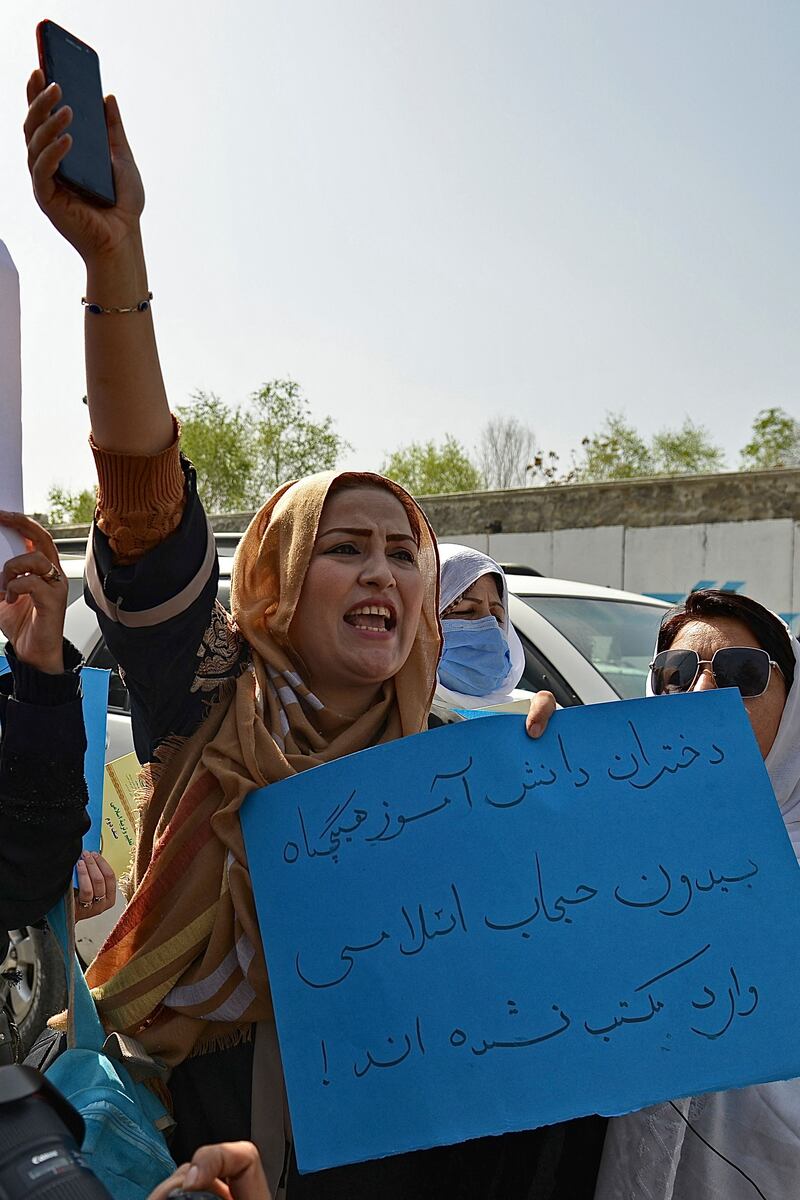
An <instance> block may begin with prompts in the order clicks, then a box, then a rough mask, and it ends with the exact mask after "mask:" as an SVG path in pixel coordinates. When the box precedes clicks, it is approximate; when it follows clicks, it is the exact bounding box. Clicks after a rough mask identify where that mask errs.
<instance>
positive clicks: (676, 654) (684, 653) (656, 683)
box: [650, 646, 780, 699]
mask: <svg viewBox="0 0 800 1200" xmlns="http://www.w3.org/2000/svg"><path fill="white" fill-rule="evenodd" d="M702 667H710V668H711V674H712V675H713V676H714V683H715V684H716V686H717V687H718V688H727V687H734V688H738V689H739V691H740V692H741V693H742V695H743V696H746V697H748V698H749V699H752V698H753V697H754V696H763V694H764V692H765V691H766V690H767V688H768V687H769V677H770V671H771V670H772V668H773V667H777V668H778V670H779V671H780V667H778V664H777V663H776V662H775V661H774V660H773V659H771V658H770V656H769V655H768V654H767V652H766V650H759V649H757V648H756V647H755V646H725V647H723V649H721V650H717V651H716V652H715V653H714V654H713V656H712V657H711V658H710V659H703V658H701V657H700V655H699V654H698V653H697V651H696V650H662V651H661V652H660V654H657V655H656V656H655V658H654V659H653V661H652V662H651V663H650V687H651V688H652V690H653V695H654V696H673V695H675V694H676V693H677V692H688V691H690V690H691V688H692V687H693V686H694V684H695V682H696V680H697V678H698V676H699V674H700V670H701V668H702Z"/></svg>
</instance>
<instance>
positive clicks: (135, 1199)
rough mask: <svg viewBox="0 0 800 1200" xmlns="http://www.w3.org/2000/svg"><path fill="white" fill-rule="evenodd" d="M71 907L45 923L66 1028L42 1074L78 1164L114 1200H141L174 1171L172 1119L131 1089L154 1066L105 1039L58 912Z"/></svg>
mask: <svg viewBox="0 0 800 1200" xmlns="http://www.w3.org/2000/svg"><path fill="white" fill-rule="evenodd" d="M71 901H72V896H71V893H70V894H69V898H68V900H67V901H66V902H65V901H64V900H62V901H60V902H59V904H57V905H56V907H55V908H54V909H52V911H51V912H50V913H49V914H48V917H47V921H48V924H49V925H50V928H51V929H52V931H53V933H54V935H55V937H56V939H57V940H58V942H59V944H60V946H61V950H62V953H63V955H64V962H65V964H66V967H67V985H68V988H69V1029H68V1033H67V1049H66V1050H65V1051H64V1053H63V1054H61V1055H60V1056H59V1057H58V1058H57V1059H56V1061H55V1062H54V1063H53V1064H52V1066H50V1067H48V1068H47V1071H46V1075H47V1077H48V1079H49V1080H50V1082H51V1083H52V1084H54V1085H55V1086H56V1087H57V1088H58V1090H59V1091H60V1092H61V1093H62V1095H64V1096H66V1098H67V1100H69V1102H70V1104H72V1106H73V1107H74V1108H76V1109H77V1110H78V1112H79V1113H80V1114H81V1116H82V1117H83V1120H84V1124H85V1126H86V1135H85V1137H84V1140H83V1146H82V1147H81V1153H82V1155H83V1157H84V1159H85V1160H86V1165H87V1166H88V1167H90V1168H91V1170H92V1171H94V1173H95V1175H96V1176H97V1178H98V1179H99V1180H100V1181H101V1182H102V1183H103V1184H105V1186H106V1187H107V1188H108V1190H109V1191H110V1192H111V1195H112V1196H113V1197H114V1200H146V1197H147V1196H148V1195H149V1194H150V1192H151V1191H152V1190H153V1188H155V1187H156V1186H157V1185H158V1184H159V1183H161V1182H162V1181H163V1180H164V1179H165V1178H166V1177H167V1176H168V1175H170V1174H171V1173H172V1172H173V1171H174V1170H175V1162H174V1161H173V1159H172V1157H171V1155H170V1153H169V1150H168V1149H167V1143H166V1141H165V1140H164V1135H163V1133H162V1132H161V1130H162V1129H164V1128H167V1127H169V1126H170V1125H171V1124H172V1120H171V1118H170V1116H169V1114H168V1113H167V1111H166V1109H165V1108H164V1106H163V1105H162V1104H161V1103H160V1101H159V1100H158V1099H157V1098H156V1097H155V1096H154V1095H153V1093H152V1092H150V1091H149V1090H148V1089H147V1088H146V1087H145V1086H144V1084H143V1083H141V1082H137V1078H138V1079H141V1078H142V1077H144V1076H145V1075H146V1074H148V1073H150V1074H156V1073H158V1069H157V1067H156V1064H155V1063H153V1061H152V1059H150V1058H149V1057H148V1055H147V1054H146V1052H145V1051H143V1049H142V1048H141V1047H140V1046H139V1044H138V1042H135V1041H134V1040H133V1039H132V1038H127V1037H125V1036H124V1035H121V1034H111V1035H109V1037H106V1034H105V1031H104V1029H103V1026H102V1024H101V1023H100V1018H99V1017H98V1015H97V1009H96V1008H95V1004H94V1000H93V999H92V994H91V992H90V991H89V988H88V986H87V983H86V980H85V979H84V977H83V972H82V970H81V967H80V963H79V962H78V961H77V959H76V957H75V941H74V923H73V920H72V913H71V912H70V913H69V916H68V915H67V912H66V909H67V906H69V907H70V908H71ZM123 1062H125V1063H126V1064H127V1065H126V1066H123ZM148 1068H149V1071H148ZM134 1076H136V1078H135V1077H134Z"/></svg>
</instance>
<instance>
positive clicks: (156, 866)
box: [87, 472, 441, 1065]
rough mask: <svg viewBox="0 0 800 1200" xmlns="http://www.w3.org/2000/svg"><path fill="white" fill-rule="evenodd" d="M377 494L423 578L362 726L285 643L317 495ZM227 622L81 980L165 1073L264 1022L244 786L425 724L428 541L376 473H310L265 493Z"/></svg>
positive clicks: (431, 652)
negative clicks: (211, 671) (239, 650)
mask: <svg viewBox="0 0 800 1200" xmlns="http://www.w3.org/2000/svg"><path fill="white" fill-rule="evenodd" d="M334 486H335V487H336V488H337V489H338V488H341V487H364V486H367V487H381V488H386V489H388V490H389V491H391V492H392V493H393V494H394V495H395V496H397V498H398V499H399V500H400V502H401V503H402V504H403V507H404V508H405V510H406V513H407V514H408V518H409V521H410V523H411V528H412V531H413V532H414V534H415V536H416V538H417V540H418V544H419V551H420V553H419V559H418V562H419V570H420V573H421V575H422V578H423V580H424V582H425V590H424V594H423V603H422V612H421V616H420V621H419V627H418V629H417V634H416V638H415V640H414V643H413V645H412V648H411V652H410V654H409V656H408V658H407V660H406V662H405V663H404V665H403V667H402V668H401V669H400V671H399V672H398V673H397V675H396V676H395V677H394V678H393V679H389V680H387V681H386V682H385V683H384V684H383V686H382V688H381V692H380V695H379V696H378V698H377V699H376V700H375V702H374V704H373V705H372V706H371V707H370V708H369V709H367V711H366V712H365V713H363V715H362V716H360V717H357V718H351V717H343V716H341V715H338V714H336V713H334V712H332V711H331V710H329V709H327V708H325V707H324V705H322V703H321V702H320V701H319V700H318V699H317V698H316V697H315V696H313V695H312V694H311V693H310V692H309V690H308V688H307V687H306V685H305V684H304V682H303V680H302V678H301V676H300V674H299V670H300V667H299V663H298V661H297V659H296V656H294V655H293V653H292V651H291V647H290V646H289V642H288V631H289V626H290V624H291V621H292V617H293V616H294V612H295V609H296V608H297V604H298V601H299V598H300V593H301V590H302V587H303V581H304V579H305V575H306V571H307V570H308V565H309V562H310V560H311V555H312V552H313V549H314V542H315V539H316V535H317V528H318V525H319V520H320V516H321V514H322V509H323V505H324V503H325V500H326V497H327V496H328V495H329V493H330V491H331V489H332V488H333V487H334ZM231 596H232V610H233V620H234V622H235V624H236V626H237V628H238V630H239V632H240V634H241V636H242V637H243V638H244V639H245V641H246V642H247V643H248V644H249V647H250V651H251V662H250V666H249V667H248V668H247V669H246V670H245V671H244V672H243V673H242V674H241V675H240V676H239V678H238V679H237V681H236V684H235V687H234V688H233V689H232V690H231V691H230V692H229V693H228V694H227V696H226V697H225V698H224V699H222V700H221V701H219V702H218V703H217V704H216V705H215V706H214V708H213V709H212V711H211V713H210V714H209V716H208V718H207V719H206V720H205V721H204V722H203V724H202V725H201V727H200V728H199V729H198V730H197V732H196V733H195V734H194V735H193V737H192V738H190V739H189V740H187V741H186V742H184V743H183V744H182V745H181V746H180V747H179V748H178V749H177V751H176V752H175V753H174V754H173V756H172V757H171V759H170V760H169V762H168V763H167V764H166V766H165V767H164V769H163V770H162V771H161V773H160V775H159V777H158V780H157V782H156V783H155V785H154V787H153V790H152V794H151V795H150V796H149V797H148V798H147V799H146V802H145V805H144V807H143V810H142V817H141V822H140V829H139V837H138V840H137V849H136V858H135V867H134V878H133V884H134V889H135V890H134V892H133V895H132V898H131V902H130V904H129V905H128V907H127V909H126V910H125V913H124V914H123V916H122V917H121V919H120V921H119V922H118V924H117V925H116V927H115V928H114V930H113V931H112V933H111V934H110V936H109V938H108V940H107V941H106V943H105V945H104V946H103V948H102V949H101V951H100V953H99V955H98V957H97V958H96V959H95V961H94V963H93V964H92V966H91V968H90V970H89V972H88V976H87V978H88V981H89V984H90V986H91V987H92V988H93V991H94V996H95V999H96V1001H97V1005H98V1009H99V1011H100V1015H101V1017H102V1019H103V1021H104V1023H105V1025H106V1026H107V1027H108V1028H110V1029H114V1030H117V1031H121V1032H125V1033H129V1034H133V1035H136V1036H137V1037H139V1038H140V1040H141V1041H142V1042H143V1043H144V1045H145V1046H146V1048H147V1049H148V1050H149V1051H150V1053H151V1054H154V1055H157V1056H159V1057H161V1058H163V1059H164V1060H165V1061H166V1062H168V1063H169V1064H170V1065H175V1064H177V1063H179V1062H181V1061H182V1060H183V1059H184V1058H186V1057H187V1056H188V1055H189V1054H191V1053H192V1052H193V1051H194V1052H198V1051H202V1050H203V1049H205V1048H211V1047H215V1046H220V1045H224V1044H226V1043H227V1042H228V1041H233V1040H236V1037H237V1035H239V1034H240V1033H241V1031H242V1030H243V1029H246V1028H249V1026H250V1025H251V1023H252V1022H255V1021H263V1020H271V1019H272V1002H271V998H270V991H269V984H268V980H267V969H266V964H265V962H264V954H263V950H262V947H261V939H260V936H259V931H258V922H257V920H256V913H255V904H254V900H253V891H252V886H251V882H250V873H249V871H248V867H247V855H246V853H245V848H244V842H243V839H242V831H241V826H240V823H239V809H240V807H241V804H242V802H243V800H244V799H245V797H246V796H247V795H248V794H249V793H250V792H251V791H253V789H254V788H260V787H264V786H265V785H266V784H269V783H274V782H276V781H277V780H280V779H286V778H287V777H288V776H290V775H293V774H294V773H295V772H296V771H303V770H307V769H308V768H309V767H314V766H317V765H318V764H320V763H325V762H330V761H331V760H333V759H336V758H339V757H341V756H342V755H344V754H351V753H353V752H354V751H357V750H363V749H365V748H366V747H368V746H374V745H377V744H378V743H380V742H387V741H391V740H392V739H394V738H398V737H404V736H406V735H407V734H412V733H418V732H420V731H421V730H422V729H424V728H425V723H426V719H427V715H428V711H429V708H430V703H431V698H432V695H433V691H434V686H435V681H436V666H437V662H438V658H439V650H440V645H441V636H440V628H439V619H438V562H437V551H436V540H435V538H434V536H433V533H432V531H431V528H430V526H429V524H428V522H427V519H426V518H425V515H424V513H423V512H422V510H421V509H420V508H419V507H418V506H417V504H416V503H415V502H414V501H413V500H412V499H411V497H410V496H409V495H408V494H407V493H406V492H404V491H403V490H402V488H400V487H398V486H397V485H396V484H394V483H391V482H390V481H389V480H386V479H384V478H383V477H382V476H380V475H373V474H368V473H363V474H362V473H355V472H348V473H345V474H341V475H335V474H333V473H327V472H326V473H324V474H320V475H312V476H309V477H308V478H306V479H301V480H300V481H299V482H297V483H290V484H286V485H284V486H283V487H282V488H279V489H278V491H277V492H276V493H275V494H274V496H272V497H271V499H270V500H268V501H267V503H266V504H265V505H264V507H263V508H262V509H261V510H260V512H258V513H257V514H256V516H255V517H254V518H253V520H252V522H251V523H250V526H249V528H248V529H247V532H246V533H245V535H244V537H243V538H242V541H241V543H240V545H239V549H238V550H237V552H236V558H235V560H234V565H233V578H232V588H231Z"/></svg>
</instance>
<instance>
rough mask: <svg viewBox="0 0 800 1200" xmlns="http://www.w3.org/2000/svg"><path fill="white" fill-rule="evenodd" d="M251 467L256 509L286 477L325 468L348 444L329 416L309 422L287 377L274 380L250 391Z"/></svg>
mask: <svg viewBox="0 0 800 1200" xmlns="http://www.w3.org/2000/svg"><path fill="white" fill-rule="evenodd" d="M247 415H248V421H249V423H250V429H251V436H250V448H251V453H252V456H253V469H252V472H251V474H250V477H249V488H248V495H249V499H250V507H252V508H257V507H258V506H259V505H261V504H263V503H264V500H265V499H266V498H267V496H269V495H270V494H271V493H272V492H274V491H275V488H276V487H279V486H280V484H282V483H285V482H286V480H287V479H298V478H300V476H302V475H311V474H313V473H314V472H315V471H329V470H331V469H332V468H333V467H335V466H336V463H337V461H338V459H339V458H340V457H341V455H342V454H344V453H345V452H346V451H347V450H352V446H351V445H350V444H349V443H348V442H346V441H345V440H344V438H343V437H340V436H339V434H338V433H336V431H335V429H334V425H333V419H332V418H331V417H324V418H323V419H322V420H321V421H314V420H313V419H312V417H311V410H310V407H309V403H308V401H307V400H306V398H305V396H304V395H303V393H302V392H301V390H300V385H299V384H297V383H295V382H294V380H292V379H273V380H271V381H270V382H269V383H265V384H263V386H262V387H261V388H260V389H259V390H258V391H257V392H254V393H253V395H252V396H251V398H250V406H249V411H248V414H247Z"/></svg>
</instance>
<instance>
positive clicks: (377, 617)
mask: <svg viewBox="0 0 800 1200" xmlns="http://www.w3.org/2000/svg"><path fill="white" fill-rule="evenodd" d="M344 619H345V621H346V622H347V624H348V625H352V627H353V629H361V630H365V631H367V632H369V633H390V632H391V630H393V629H394V628H395V626H396V625H397V617H396V615H395V613H394V611H393V609H391V608H389V607H388V605H386V604H360V605H359V606H358V607H357V608H351V609H350V611H349V612H347V613H345V615H344Z"/></svg>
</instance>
